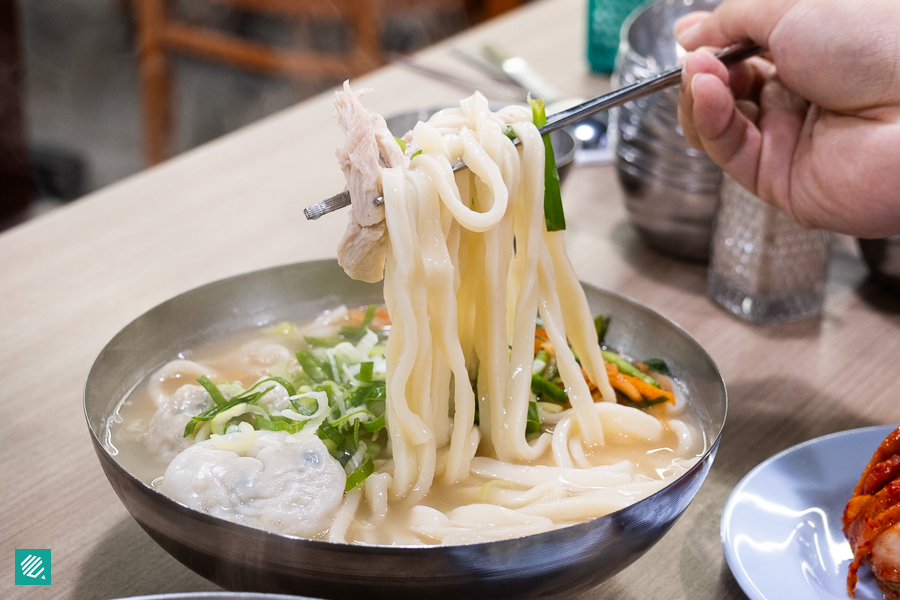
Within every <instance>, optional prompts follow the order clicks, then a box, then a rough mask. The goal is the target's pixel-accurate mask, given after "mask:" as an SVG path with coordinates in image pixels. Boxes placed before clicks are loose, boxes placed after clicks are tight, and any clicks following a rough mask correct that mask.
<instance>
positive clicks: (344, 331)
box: [341, 304, 378, 343]
mask: <svg viewBox="0 0 900 600" xmlns="http://www.w3.org/2000/svg"><path fill="white" fill-rule="evenodd" d="M377 309H378V307H377V306H376V305H374V304H370V305H369V307H368V308H367V309H366V316H365V317H363V322H362V325H360V326H359V327H350V326H347V325H345V326H344V327H341V337H344V338H346V339H348V340H351V341H352V342H354V343H355V342H358V341H359V340H361V339H362V338H363V336H364V335H366V332H367V331H368V330H369V326H370V325H371V324H372V321H373V320H374V319H375V311H376V310H377Z"/></svg>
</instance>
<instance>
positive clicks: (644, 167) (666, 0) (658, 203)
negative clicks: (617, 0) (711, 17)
mask: <svg viewBox="0 0 900 600" xmlns="http://www.w3.org/2000/svg"><path fill="white" fill-rule="evenodd" d="M719 2H720V0H658V1H657V2H653V3H650V4H646V5H643V6H641V7H639V8H638V9H636V10H635V11H634V12H633V13H632V14H631V15H630V16H629V18H628V19H627V20H626V22H625V24H624V25H623V26H622V32H621V43H620V45H619V52H618V56H617V59H616V70H615V77H616V79H617V80H618V82H619V85H620V86H625V85H628V84H630V83H633V82H634V81H637V80H639V79H644V78H646V77H649V76H651V75H653V74H656V73H659V72H661V71H662V70H664V69H667V68H670V67H673V66H675V64H676V63H677V62H678V58H679V54H680V53H681V52H682V49H681V48H680V47H679V46H678V43H677V42H676V41H675V37H674V34H673V32H672V26H673V24H674V22H675V20H676V19H677V18H679V17H681V16H683V15H685V14H688V13H689V12H691V11H695V10H712V9H713V8H715V7H716V5H718V4H719ZM677 109H678V90H677V89H676V88H672V89H667V90H663V91H661V92H658V93H656V94H653V95H650V96H647V97H645V98H641V99H639V100H636V101H634V102H630V103H628V104H626V105H624V106H622V107H620V108H618V109H616V110H614V111H613V112H612V116H611V118H610V139H611V140H612V142H613V144H612V145H613V147H614V154H613V158H614V162H615V165H616V170H617V174H618V176H619V181H620V182H621V183H622V189H623V192H624V196H625V208H626V211H627V213H628V219H629V221H630V222H631V224H632V225H633V226H634V227H635V229H636V230H637V231H638V232H639V233H640V235H641V237H642V238H643V239H644V240H645V241H647V242H648V243H649V244H650V245H651V246H653V247H655V248H656V249H658V250H661V251H663V252H665V253H667V254H671V255H675V256H679V257H682V258H687V259H690V260H700V261H705V260H708V259H709V248H710V241H711V240H712V230H713V221H714V219H715V215H716V210H717V208H718V204H719V197H718V189H719V179H720V178H721V170H720V169H719V168H718V167H717V166H716V165H715V164H714V163H713V162H712V161H711V160H710V159H709V157H708V156H706V155H705V154H704V153H702V152H700V151H698V150H695V149H694V148H692V147H691V146H690V145H689V144H688V142H687V140H685V139H684V135H683V132H682V131H681V127H680V126H679V124H678V111H677Z"/></svg>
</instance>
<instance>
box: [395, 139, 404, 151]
mask: <svg viewBox="0 0 900 600" xmlns="http://www.w3.org/2000/svg"><path fill="white" fill-rule="evenodd" d="M394 139H395V140H397V145H398V146H400V152H404V153H405V152H406V140H404V139H403V138H398V137H397V136H396V135H395V136H394Z"/></svg>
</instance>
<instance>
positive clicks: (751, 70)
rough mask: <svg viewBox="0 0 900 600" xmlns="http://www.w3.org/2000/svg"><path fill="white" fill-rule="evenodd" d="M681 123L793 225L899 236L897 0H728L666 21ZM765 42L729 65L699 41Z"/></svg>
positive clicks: (899, 20) (718, 44)
mask: <svg viewBox="0 0 900 600" xmlns="http://www.w3.org/2000/svg"><path fill="white" fill-rule="evenodd" d="M675 35H676V38H677V39H678V41H679V42H680V43H681V44H682V46H684V47H685V49H687V50H697V51H696V52H692V53H690V54H688V56H687V57H686V59H685V62H684V69H683V72H682V83H681V86H682V94H681V101H680V104H679V121H680V123H681V126H682V129H683V130H684V134H685V137H686V138H687V139H688V141H689V142H690V143H691V144H692V145H693V146H695V147H697V148H699V149H702V150H703V151H705V152H706V153H707V154H708V155H709V156H710V157H711V158H712V159H713V160H714V161H715V162H716V163H718V164H719V165H720V166H721V167H722V168H723V169H724V170H725V171H726V172H727V173H728V174H729V175H731V176H732V177H733V178H734V179H735V180H736V181H738V182H739V183H740V184H741V185H743V186H744V187H746V188H747V189H749V190H750V191H752V192H753V193H754V194H756V195H757V196H758V197H760V198H761V199H762V200H764V201H766V202H768V203H770V204H773V205H775V206H777V207H779V208H780V209H781V210H783V211H784V212H785V213H787V214H788V215H789V216H790V217H792V218H793V219H794V220H796V221H797V222H799V223H800V224H801V225H803V226H805V227H810V228H822V229H830V230H832V231H838V232H842V233H849V234H852V235H857V236H860V237H886V236H888V235H893V234H897V233H900V10H898V5H897V1H896V0H855V1H852V2H850V1H847V0H725V2H723V3H722V5H720V6H719V7H718V8H717V9H716V10H715V11H714V12H712V13H706V12H695V13H691V14H689V15H687V16H685V17H683V18H682V19H681V20H679V21H678V22H677V23H676V24H675ZM748 39H749V40H752V41H754V42H755V43H757V44H759V45H760V46H762V47H763V48H765V49H766V50H768V55H767V59H763V58H754V59H750V60H748V61H745V62H744V63H741V64H739V65H735V66H733V67H731V68H730V69H728V68H726V67H725V66H724V65H722V63H721V62H719V61H718V60H716V59H715V57H713V55H712V53H711V52H710V51H709V50H708V49H707V48H706V47H714V48H721V47H725V46H728V45H731V44H733V43H735V42H739V41H745V40H748Z"/></svg>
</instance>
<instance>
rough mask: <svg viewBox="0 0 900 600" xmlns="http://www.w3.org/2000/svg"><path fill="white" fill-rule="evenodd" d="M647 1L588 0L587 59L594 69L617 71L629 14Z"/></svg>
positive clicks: (605, 71) (608, 72)
mask: <svg viewBox="0 0 900 600" xmlns="http://www.w3.org/2000/svg"><path fill="white" fill-rule="evenodd" d="M645 1H646V0H588V14H587V26H588V31H587V59H588V63H589V64H590V67H591V71H593V72H594V73H600V74H602V75H609V74H610V73H612V72H613V67H614V66H615V63H616V51H617V50H618V49H619V34H620V31H621V29H622V23H624V22H625V19H626V18H628V15H630V14H631V12H632V11H633V10H634V9H635V8H637V7H638V6H640V5H642V4H644V2H645Z"/></svg>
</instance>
